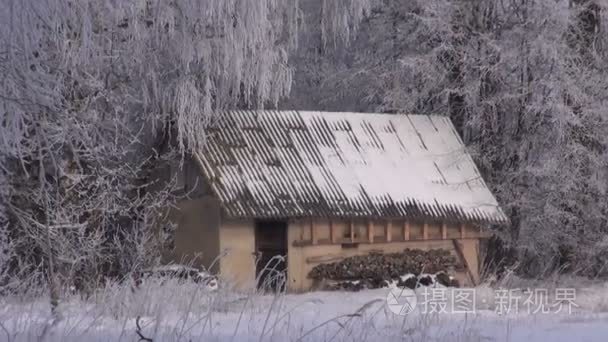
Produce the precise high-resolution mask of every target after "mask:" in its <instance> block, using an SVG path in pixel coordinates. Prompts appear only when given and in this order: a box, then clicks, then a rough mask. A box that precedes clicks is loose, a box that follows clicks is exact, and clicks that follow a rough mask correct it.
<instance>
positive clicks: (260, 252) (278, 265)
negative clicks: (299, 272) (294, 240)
mask: <svg viewBox="0 0 608 342" xmlns="http://www.w3.org/2000/svg"><path fill="white" fill-rule="evenodd" d="M255 250H256V253H257V260H256V270H255V275H256V279H257V284H258V289H261V290H265V291H283V290H285V285H286V283H287V274H286V270H287V221H276V220H274V221H266V220H263V221H262V220H259V221H256V222H255Z"/></svg>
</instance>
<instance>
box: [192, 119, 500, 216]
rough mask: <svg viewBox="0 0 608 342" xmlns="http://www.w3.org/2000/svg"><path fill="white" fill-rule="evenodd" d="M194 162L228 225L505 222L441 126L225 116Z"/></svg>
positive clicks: (447, 126)
mask: <svg viewBox="0 0 608 342" xmlns="http://www.w3.org/2000/svg"><path fill="white" fill-rule="evenodd" d="M208 133H209V138H208V141H207V144H206V147H205V150H203V151H199V152H197V153H196V156H197V157H198V158H197V159H198V160H199V162H200V164H201V166H202V168H203V170H204V173H205V176H206V178H207V180H208V181H209V183H210V184H211V187H212V188H213V190H214V191H215V193H216V194H217V196H218V197H219V199H220V200H221V202H222V204H223V207H224V209H225V211H226V213H227V214H228V215H229V216H231V217H257V218H271V217H307V216H321V217H332V216H333V217H336V216H338V217H389V218H399V217H407V218H422V217H425V218H434V219H441V220H454V221H476V222H505V221H506V220H507V218H506V216H505V215H504V213H503V212H502V211H501V210H500V208H499V207H498V203H497V202H496V199H495V198H494V196H493V195H492V194H491V193H490V191H489V189H488V187H487V186H486V184H485V183H484V181H483V179H482V178H481V176H480V174H479V171H478V170H477V167H476V166H475V164H474V163H473V160H472V159H471V157H470V155H469V154H468V153H467V151H466V149H465V147H464V145H463V143H462V141H461V139H460V138H459V136H458V134H457V133H456V131H455V129H454V126H453V125H452V123H451V121H450V120H449V119H448V118H446V117H442V116H427V115H393V114H362V113H330V112H304V111H232V112H226V113H223V114H222V115H221V117H220V119H219V120H218V122H217V123H216V124H214V125H213V127H211V128H210V129H209V132H208Z"/></svg>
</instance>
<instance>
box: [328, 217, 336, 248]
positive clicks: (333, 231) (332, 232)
mask: <svg viewBox="0 0 608 342" xmlns="http://www.w3.org/2000/svg"><path fill="white" fill-rule="evenodd" d="M329 238H330V239H331V243H337V242H338V232H336V226H335V225H334V221H332V220H331V219H330V220H329Z"/></svg>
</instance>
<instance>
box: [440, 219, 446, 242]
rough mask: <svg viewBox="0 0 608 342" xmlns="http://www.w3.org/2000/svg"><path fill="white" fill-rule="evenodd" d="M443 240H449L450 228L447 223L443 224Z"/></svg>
mask: <svg viewBox="0 0 608 342" xmlns="http://www.w3.org/2000/svg"><path fill="white" fill-rule="evenodd" d="M441 238H442V239H444V240H445V239H447V238H448V227H447V224H446V223H445V222H443V223H442V224H441Z"/></svg>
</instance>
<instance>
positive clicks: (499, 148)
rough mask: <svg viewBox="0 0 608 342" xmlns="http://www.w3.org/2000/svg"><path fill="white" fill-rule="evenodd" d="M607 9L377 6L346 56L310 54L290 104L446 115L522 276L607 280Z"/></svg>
mask: <svg viewBox="0 0 608 342" xmlns="http://www.w3.org/2000/svg"><path fill="white" fill-rule="evenodd" d="M606 10H607V8H606V3H605V2H603V1H593V0H577V1H568V0H555V1H553V0H507V1H502V0H501V1H498V0H497V1H494V0H479V1H469V0H466V1H465V0H431V1H398V0H382V1H380V0H379V1H376V2H375V3H374V5H373V6H372V9H371V12H370V13H371V14H370V16H369V17H368V18H366V19H365V21H364V23H363V24H362V26H361V28H360V30H359V35H358V37H357V39H356V40H355V41H354V42H353V43H352V46H351V48H350V49H348V51H347V52H346V53H344V52H340V53H335V52H330V53H327V52H325V51H322V50H317V51H314V50H312V49H311V48H310V47H308V50H307V51H308V52H309V54H302V56H303V57H302V58H301V60H299V63H298V68H297V69H296V70H297V71H296V76H295V77H296V81H297V82H296V85H295V87H296V89H297V90H296V91H295V92H294V97H295V98H292V99H290V101H288V102H287V105H297V106H300V107H307V108H311V109H340V110H359V111H381V112H388V113H396V112H407V113H428V114H440V115H448V116H450V117H451V119H452V121H453V122H454V124H455V125H456V127H457V129H458V130H459V131H460V133H461V134H462V136H463V138H464V140H465V142H466V143H467V144H468V145H469V147H470V148H471V149H472V150H473V151H474V152H475V155H476V159H477V161H478V163H479V165H480V166H481V168H482V171H483V173H484V174H485V176H486V179H487V180H488V181H489V185H490V186H491V187H492V188H493V190H494V191H495V193H496V195H497V197H498V199H499V202H500V203H501V204H502V207H503V208H504V209H505V211H506V213H507V214H508V215H509V216H510V218H511V225H510V226H509V227H507V228H508V229H506V230H504V231H499V233H500V235H501V236H502V237H503V238H504V239H505V240H507V241H510V242H512V245H513V246H514V247H516V249H517V253H518V255H519V258H520V261H521V262H522V265H523V267H522V269H525V270H526V271H529V272H530V273H538V272H540V271H542V270H547V269H551V267H552V266H555V265H566V264H568V265H570V266H571V267H573V268H574V267H576V268H585V269H584V270H583V271H585V272H587V273H588V274H598V273H605V272H606V269H604V266H605V265H606V261H608V260H604V259H602V258H601V256H602V255H605V254H606V250H605V246H606V243H605V239H606V238H605V237H606V236H607V234H608V228H606V212H607V210H608V199H607V198H606V181H607V180H608V179H607V177H606V170H607V168H606V167H607V166H608V165H607V159H606V157H607V156H606V152H605V151H606V144H607V142H608V141H607V140H606V132H607V129H608V126H607V120H608V107H607V106H606V101H607V100H608V92H607V91H606V90H607V89H608V56H607V55H606V54H607V53H608V50H607V45H606V43H607V39H608V36H607V35H606V34H604V32H605V31H606V20H605V17H606ZM301 48H303V47H302V46H301ZM316 66H320V67H321V69H318V68H317V67H316ZM319 70H321V71H319ZM298 72H301V73H298ZM299 93H302V94H307V96H309V97H310V99H309V100H303V99H302V98H297V96H298V95H297V94H299Z"/></svg>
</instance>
